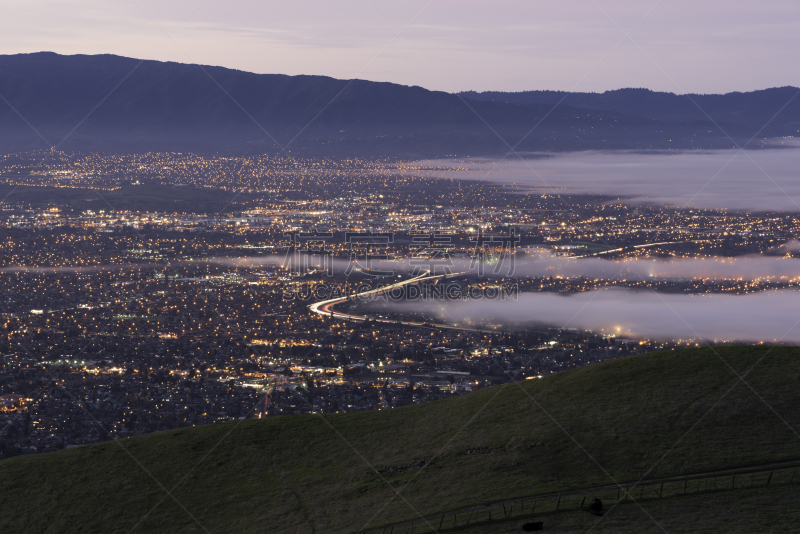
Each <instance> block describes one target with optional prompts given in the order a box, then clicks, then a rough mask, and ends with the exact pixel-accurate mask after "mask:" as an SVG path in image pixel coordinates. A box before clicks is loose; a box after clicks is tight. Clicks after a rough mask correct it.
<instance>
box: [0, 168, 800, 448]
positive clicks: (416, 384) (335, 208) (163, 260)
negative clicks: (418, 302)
mask: <svg viewBox="0 0 800 534" xmlns="http://www.w3.org/2000/svg"><path fill="white" fill-rule="evenodd" d="M425 170H426V169H420V168H418V167H415V166H414V165H409V164H405V163H403V162H390V161H383V162H368V161H360V160H349V161H314V160H297V159H292V158H283V159H281V158H271V159H270V158H265V157H256V156H254V157H248V158H226V157H210V156H200V155H195V154H140V155H118V156H114V155H111V156H109V155H98V154H67V155H65V154H49V153H34V154H23V155H14V157H11V156H4V157H0V182H1V183H0V186H2V187H7V188H8V191H7V193H8V194H7V195H5V196H4V199H3V201H2V204H0V228H2V232H0V457H7V456H13V455H17V454H27V453H32V452H41V451H47V450H55V449H59V448H64V447H71V446H78V445H82V444H86V443H91V442H96V441H100V440H107V439H117V438H120V437H126V436H133V435H139V434H143V433H148V432H154V431H159V430H165V429H170V428H176V427H182V426H192V425H200V424H210V423H215V422H221V421H230V420H239V419H243V418H260V417H272V416H275V415H282V414H323V415H324V414H327V413H335V412H342V411H357V410H383V409H392V408H396V407H400V406H405V405H409V404H414V403H419V402H426V401H431V400H436V399H441V398H445V397H449V396H452V395H458V394H462V393H467V392H470V391H474V390H476V389H479V388H482V387H486V386H489V385H493V384H500V383H504V382H508V381H511V380H524V379H531V380H535V379H537V378H538V377H540V376H544V375H547V374H551V373H557V372H559V371H562V370H565V369H570V368H574V367H579V366H581V365H586V364H589V363H593V362H597V361H602V360H606V359H610V358H615V357H619V356H624V355H628V354H635V353H639V352H644V351H649V350H654V349H669V348H676V347H680V346H687V345H692V346H694V345H695V344H696V343H697V340H683V341H672V342H669V343H667V342H663V341H657V340H645V339H636V340H634V339H620V338H618V337H616V336H615V335H614V333H612V332H589V331H583V330H573V329H557V328H552V327H550V326H547V325H530V324H525V323H524V321H520V322H519V323H518V324H494V323H493V321H491V320H487V321H486V322H485V323H481V324H469V325H463V324H462V325H451V326H454V328H443V327H440V326H437V325H438V324H439V323H440V322H441V321H439V320H437V317H439V315H440V314H438V310H439V309H440V308H441V306H442V303H443V302H445V301H446V300H447V299H448V298H453V297H452V295H451V294H448V293H446V292H444V291H442V286H443V285H444V284H445V283H446V284H448V287H456V286H457V287H458V291H457V292H456V293H454V294H456V295H457V297H456V298H472V297H471V296H473V295H475V292H476V291H477V292H478V293H480V294H485V293H487V292H490V291H497V290H501V291H505V290H510V291H512V292H514V293H515V294H518V293H524V292H539V291H542V292H557V293H574V292H580V291H589V290H593V289H598V288H601V287H606V286H623V287H629V288H647V289H653V290H657V291H661V292H689V293H707V292H740V293H741V292H752V291H763V290H765V289H778V288H786V287H795V286H796V285H797V283H798V281H797V280H795V279H793V278H791V277H789V278H787V277H783V278H781V277H775V278H763V279H761V278H759V279H739V278H724V277H723V278H719V277H714V278H703V277H695V278H675V277H659V276H655V277H635V276H631V277H628V278H626V277H620V276H600V275H597V276H591V277H590V276H577V277H576V276H567V275H564V274H562V273H559V272H555V271H554V272H553V273H552V274H551V273H548V272H535V273H532V272H527V271H526V270H525V269H522V268H517V269H516V270H514V269H513V268H512V269H509V267H510V266H511V265H510V264H511V260H514V261H516V262H517V265H518V266H522V265H525V262H526V260H529V259H531V258H534V257H541V256H542V255H544V256H546V257H547V258H555V259H559V258H561V259H563V257H569V258H574V259H575V261H581V260H580V259H578V258H582V257H591V258H600V259H613V260H620V259H636V258H640V259H641V258H642V257H645V256H647V257H650V258H660V259H670V258H671V259H681V258H694V259H700V258H720V257H734V256H740V255H746V254H764V255H768V254H773V255H789V256H792V255H796V254H797V250H795V249H794V248H793V247H791V246H789V247H787V246H785V244H786V243H791V242H792V241H791V240H792V239H796V238H797V236H798V235H800V226H799V225H800V219H798V217H797V215H793V214H769V213H758V214H751V213H734V212H724V213H723V212H715V211H709V210H689V209H684V210H676V209H672V208H661V207H645V206H640V207H636V208H631V207H628V206H626V205H624V204H621V203H608V202H606V200H605V199H593V198H591V197H589V196H579V197H566V196H565V197H554V196H552V195H542V194H538V193H531V192H527V193H526V192H521V191H518V190H516V189H514V188H513V187H501V186H497V185H492V184H485V185H483V184H482V185H480V186H476V187H473V188H470V189H469V190H468V191H466V192H465V191H464V188H463V185H462V184H459V183H458V182H455V181H453V180H444V179H438V178H435V177H432V176H429V175H428V174H426V173H425V172H420V171H425ZM428 170H430V169H428ZM433 170H435V169H433ZM415 173H417V174H415ZM209 192H210V193H209ZM164 195H167V197H166V198H168V202H165V201H164V198H165V197H164ZM226 195H227V196H226ZM209 197H215V198H217V203H216V204H213V205H212V204H210V203H211V202H212V201H210V200H208V199H209ZM219 199H222V200H219ZM211 207H213V208H215V210H216V211H214V210H211V209H209V208H211ZM795 248H796V247H795ZM498 266H499V267H502V268H499V269H496V268H495V267H498ZM426 272H428V273H429V274H435V275H442V274H447V273H449V274H452V275H453V276H451V277H449V278H447V279H446V280H445V278H441V280H436V279H434V280H431V281H430V283H428V284H427V285H425V286H422V285H421V286H420V288H422V289H421V290H422V291H424V292H425V296H426V297H430V298H427V299H426V300H425V305H424V306H419V307H417V308H415V309H414V311H408V310H400V309H386V308H385V307H384V308H382V307H381V303H380V302H378V303H377V304H376V303H370V302H361V301H360V300H359V299H358V298H355V297H357V296H358V295H359V294H363V293H366V292H367V291H370V290H372V289H376V288H378V287H379V286H381V285H384V286H385V285H387V284H390V283H394V282H396V281H397V280H403V279H404V278H408V277H412V276H416V275H420V274H421V273H426ZM440 282H441V285H437V284H439V283H440ZM509 288H510V289H509ZM322 290H324V292H323V291H322ZM323 294H324V295H328V296H330V295H332V294H336V295H343V296H351V297H353V298H352V299H351V300H350V301H347V302H344V303H343V304H341V305H340V306H338V307H337V311H342V312H346V313H347V314H351V315H352V316H353V319H352V320H347V319H342V318H337V317H334V316H330V315H325V314H316V313H312V312H311V311H310V310H309V304H312V303H313V302H314V301H316V300H324V299H323V298H322V297H321V296H320V295H323ZM409 321H416V322H417V325H416V326H410V325H409V324H408V322H409ZM434 323H436V324H434ZM456 326H457V327H456Z"/></svg>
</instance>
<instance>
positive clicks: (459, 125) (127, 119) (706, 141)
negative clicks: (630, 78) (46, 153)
mask: <svg viewBox="0 0 800 534" xmlns="http://www.w3.org/2000/svg"><path fill="white" fill-rule="evenodd" d="M0 73H2V74H1V75H0V95H2V96H3V99H4V100H5V104H8V105H5V104H4V103H3V102H0V151H3V152H13V151H18V150H29V149H35V148H47V147H48V146H58V147H59V148H65V149H97V150H118V151H120V150H121V151H124V150H135V151H143V150H184V149H186V150H198V151H200V150H213V151H228V152H234V153H237V152H238V153H242V152H280V151H282V150H283V148H284V147H286V146H287V145H290V149H291V150H294V151H297V152H301V153H304V154H308V155H324V156H331V155H332V156H345V157H346V156H367V157H376V156H389V157H398V158H412V157H418V156H425V157H436V156H443V155H446V154H454V153H457V154H459V155H504V154H506V153H508V152H509V151H510V149H511V148H512V147H513V148H514V149H515V150H518V151H519V152H535V151H564V150H585V149H664V148H673V149H674V148H681V149H707V148H723V147H724V148H730V146H731V144H732V143H731V141H730V139H728V138H727V137H726V136H725V135H723V134H722V133H721V132H719V131H718V130H717V129H716V128H710V127H708V121H705V122H704V121H702V120H697V117H695V116H692V115H691V114H688V115H686V117H685V120H684V119H681V120H678V121H676V120H667V119H669V117H666V118H665V117H664V115H665V113H663V112H660V117H659V118H654V117H652V116H650V115H653V114H654V113H652V112H651V113H649V114H648V113H643V112H642V111H641V110H637V108H636V106H630V105H629V106H628V108H624V106H621V105H618V104H613V105H611V104H608V105H606V107H607V108H609V109H606V110H603V109H600V110H598V109H588V108H585V107H579V106H580V105H586V102H585V100H586V99H583V100H581V99H580V98H573V97H570V98H572V99H573V100H575V104H578V105H576V106H573V105H570V104H568V103H567V102H566V101H565V102H563V103H561V104H560V105H558V106H556V107H554V106H553V103H552V102H549V101H547V99H548V98H550V99H551V100H552V99H553V97H552V96H549V97H547V98H540V100H544V101H541V102H539V101H537V102H533V101H529V100H530V99H528V100H526V101H524V102H505V101H496V100H493V99H492V98H490V97H491V96H492V95H488V94H487V93H474V94H473V93H468V94H467V93H462V94H450V93H445V92H442V91H430V90H427V89H424V88H422V87H418V86H404V85H398V84H393V83H389V82H371V81H366V80H359V79H353V80H340V79H336V78H331V77H327V76H314V75H300V76H289V75H284V74H255V73H249V72H246V71H241V70H235V69H228V68H225V67H216V66H202V65H196V64H184V63H175V62H160V61H154V60H139V59H133V58H126V57H122V56H115V55H111V54H102V55H71V56H65V55H59V54H56V53H52V52H38V53H32V54H16V55H2V56H0ZM465 94H466V95H467V96H468V97H469V98H465V96H464V95H465ZM495 96H496V95H495ZM504 98H505V97H504ZM559 98H560V97H559ZM748 98H749V99H752V97H745V100H747V99H748ZM507 99H508V98H506V100H507ZM523 100H524V99H523ZM617 100H619V99H617ZM589 103H590V104H591V103H593V101H589ZM797 104H798V105H800V100H799V101H797ZM764 105H765V106H766V108H769V109H766V108H764V109H761V108H759V109H755V110H752V111H750V112H748V113H746V114H744V115H743V117H744V118H741V117H739V119H737V117H736V116H734V115H730V114H729V115H730V117H728V119H730V120H728V121H727V122H725V121H722V122H721V124H722V125H723V126H724V127H725V129H726V132H727V133H729V134H730V135H731V136H733V137H734V138H736V139H747V138H749V137H750V136H752V135H753V134H754V133H756V131H757V130H758V129H759V128H761V126H763V124H762V123H760V119H761V118H762V116H766V115H768V114H769V113H773V114H774V111H776V110H774V109H772V108H773V107H774V106H772V105H771V104H770V105H766V104H764ZM12 107H13V109H12ZM640 107H641V106H640ZM762 107H763V106H762ZM748 109H749V108H748ZM798 109H800V107H799V108H798ZM651 111H652V110H651ZM784 111H788V112H790V113H791V117H794V113H795V107H794V105H790V106H787V109H786V110H784ZM634 112H636V113H639V115H636V113H634ZM656 114H658V113H656ZM21 117H24V120H23V119H22V118H21ZM798 117H800V112H798ZM26 121H27V122H26ZM790 122H791V121H790ZM785 123H786V121H782V122H781V121H774V124H773V125H772V126H771V127H768V128H767V129H766V130H765V131H764V132H763V133H764V136H763V137H767V136H775V135H778V134H781V135H786V133H787V132H788V130H787V128H786V127H785ZM34 130H35V131H34ZM42 137H43V138H44V139H45V140H46V142H44V141H43V140H42Z"/></svg>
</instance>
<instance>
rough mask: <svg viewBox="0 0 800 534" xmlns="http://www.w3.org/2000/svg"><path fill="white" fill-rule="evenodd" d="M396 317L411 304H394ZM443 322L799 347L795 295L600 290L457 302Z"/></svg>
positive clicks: (799, 308) (799, 302)
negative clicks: (524, 325) (538, 325)
mask: <svg viewBox="0 0 800 534" xmlns="http://www.w3.org/2000/svg"><path fill="white" fill-rule="evenodd" d="M395 306H397V307H398V308H399V309H405V310H410V309H411V308H415V307H416V305H414V304H413V303H407V304H399V303H398V304H395ZM445 309H446V313H442V314H441V316H440V319H441V320H442V321H443V322H448V323H452V322H458V323H464V322H467V321H469V322H471V324H502V325H503V326H504V327H510V326H511V325H512V324H520V323H529V324H530V323H544V324H547V325H550V326H554V327H560V328H582V329H587V330H592V331H594V332H597V333H607V334H616V335H617V336H618V337H636V338H647V339H664V340H667V339H672V340H678V339H698V338H699V339H707V340H719V341H724V340H738V341H754V342H757V341H764V342H769V341H785V342H800V293H798V292H796V291H788V290H785V291H769V292H762V293H751V294H747V295H720V294H705V295H673V294H659V293H655V292H650V291H641V292H637V291H628V290H624V289H604V290H599V291H588V292H584V293H576V294H573V295H571V296H560V295H557V294H554V293H526V294H523V295H520V296H519V298H518V300H510V299H506V300H495V301H491V300H472V301H457V302H452V303H449V304H448V305H447V306H446V308H445Z"/></svg>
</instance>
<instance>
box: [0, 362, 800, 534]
mask: <svg viewBox="0 0 800 534" xmlns="http://www.w3.org/2000/svg"><path fill="white" fill-rule="evenodd" d="M715 350H716V351H717V353H718V354H717V353H715V352H713V351H711V350H708V349H695V350H684V351H668V352H657V353H652V354H647V355H640V356H632V357H628V358H624V359H619V360H614V361H610V362H605V363H601V364H596V365H592V366H588V367H584V368H580V369H576V370H573V371H567V372H564V373H560V374H558V375H554V376H550V377H546V378H544V379H541V380H528V381H524V382H519V383H511V384H507V385H505V386H501V387H495V388H488V389H484V390H481V391H478V392H476V393H473V394H469V395H463V396H459V397H455V398H452V399H448V400H444V401H438V402H433V403H428V404H423V405H416V406H411V407H407V408H402V409H395V410H390V411H380V412H365V413H350V414H334V415H325V416H324V418H323V417H322V416H282V417H274V418H268V419H264V420H247V421H241V422H238V423H230V424H216V425H210V426H206V427H198V428H191V429H181V430H176V431H170V432H163V433H158V434H152V435H148V436H142V437H138V438H134V439H126V440H120V441H117V442H110V443H103V444H98V445H93V446H87V447H81V448H77V449H71V450H68V451H63V452H58V453H52V454H47V455H38V456H28V457H17V458H12V459H10V460H5V461H3V462H0V531H2V532H205V531H208V532H309V533H310V532H355V531H358V530H360V529H363V528H366V527H373V526H378V525H382V524H387V523H389V522H394V521H398V520H402V519H410V518H413V517H414V516H415V515H416V513H417V512H419V513H422V514H429V513H435V512H437V511H444V510H449V509H455V508H459V507H462V506H466V505H471V504H478V503H485V502H491V501H496V500H500V499H505V498H512V497H520V496H524V495H532V494H536V493H543V492H549V491H558V490H562V489H570V488H577V487H586V486H593V485H602V484H609V483H613V482H614V481H618V482H622V481H632V480H638V479H639V478H640V477H642V476H645V475H646V476H647V478H654V477H660V476H670V475H678V474H685V473H695V472H703V471H707V470H714V469H722V468H728V467H734V466H745V465H758V464H762V463H770V462H777V461H780V460H788V459H798V458H800V438H799V437H798V435H797V433H796V432H795V431H794V430H793V429H797V428H800V411H799V410H798V406H800V403H799V402H798V401H800V389H798V387H797V386H798V377H799V376H800V349H795V348H786V347H776V348H769V347H728V348H718V349H715ZM736 373H739V374H742V373H747V375H746V378H745V380H746V384H745V383H742V382H739V379H738V377H737V375H736ZM479 447H480V448H481V449H480V450H481V451H482V452H479V453H472V454H466V451H467V449H478V448H479ZM420 460H426V461H427V460H431V463H430V465H429V466H427V467H426V468H423V469H420V468H419V467H416V466H414V465H410V464H414V463H415V462H418V461H420ZM376 470H377V471H379V472H380V473H381V474H380V475H379V474H378V473H376Z"/></svg>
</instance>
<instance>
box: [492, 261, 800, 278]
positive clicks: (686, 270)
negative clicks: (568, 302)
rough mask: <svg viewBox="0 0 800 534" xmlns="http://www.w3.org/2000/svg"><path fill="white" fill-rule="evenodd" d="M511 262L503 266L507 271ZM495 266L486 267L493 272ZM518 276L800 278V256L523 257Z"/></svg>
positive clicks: (516, 268)
mask: <svg viewBox="0 0 800 534" xmlns="http://www.w3.org/2000/svg"><path fill="white" fill-rule="evenodd" d="M508 266H509V262H508V261H506V263H505V264H504V265H503V268H502V269H500V271H499V273H500V274H506V273H507V271H508ZM493 269H494V267H493V266H491V268H490V267H487V269H486V271H487V272H490V271H492V270H493ZM514 273H515V275H516V276H562V277H570V278H575V277H579V276H584V277H586V278H603V279H608V280H620V279H626V280H645V279H648V278H667V279H684V278H691V279H707V280H757V279H764V278H769V279H771V280H795V279H800V259H795V258H785V257H780V256H778V257H776V256H762V255H751V256H740V257H737V258H708V259H695V258H691V259H689V258H675V259H670V260H662V259H656V258H639V259H631V260H620V261H610V260H601V259H598V258H579V259H574V258H573V259H568V258H554V257H542V258H522V259H516V260H515V262H514Z"/></svg>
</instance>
